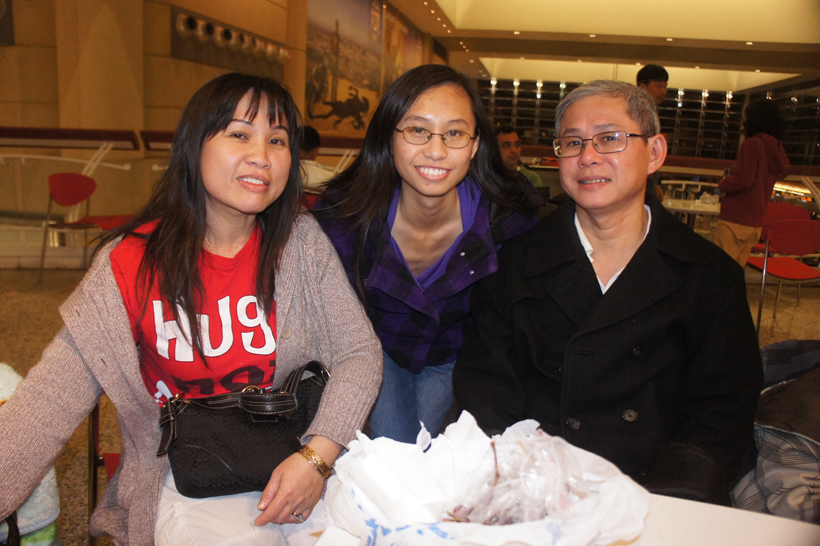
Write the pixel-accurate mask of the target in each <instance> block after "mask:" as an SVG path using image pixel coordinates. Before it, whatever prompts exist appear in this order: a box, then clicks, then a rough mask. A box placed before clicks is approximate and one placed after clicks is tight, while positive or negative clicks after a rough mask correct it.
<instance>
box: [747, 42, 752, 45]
mask: <svg viewBox="0 0 820 546" xmlns="http://www.w3.org/2000/svg"><path fill="white" fill-rule="evenodd" d="M753 43H754V42H746V45H752V44H753Z"/></svg>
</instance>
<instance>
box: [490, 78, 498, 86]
mask: <svg viewBox="0 0 820 546" xmlns="http://www.w3.org/2000/svg"><path fill="white" fill-rule="evenodd" d="M497 83H498V80H496V79H495V78H493V79H491V80H490V85H495V84H497Z"/></svg>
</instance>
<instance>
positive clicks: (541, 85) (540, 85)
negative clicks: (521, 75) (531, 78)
mask: <svg viewBox="0 0 820 546" xmlns="http://www.w3.org/2000/svg"><path fill="white" fill-rule="evenodd" d="M535 87H537V88H539V89H540V88H542V87H544V82H542V81H541V80H538V81H537V82H535Z"/></svg>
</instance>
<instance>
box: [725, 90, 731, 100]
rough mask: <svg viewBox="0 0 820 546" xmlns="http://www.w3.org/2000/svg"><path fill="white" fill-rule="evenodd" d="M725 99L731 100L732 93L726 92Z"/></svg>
mask: <svg viewBox="0 0 820 546" xmlns="http://www.w3.org/2000/svg"><path fill="white" fill-rule="evenodd" d="M726 98H727V99H731V98H732V92H731V91H726Z"/></svg>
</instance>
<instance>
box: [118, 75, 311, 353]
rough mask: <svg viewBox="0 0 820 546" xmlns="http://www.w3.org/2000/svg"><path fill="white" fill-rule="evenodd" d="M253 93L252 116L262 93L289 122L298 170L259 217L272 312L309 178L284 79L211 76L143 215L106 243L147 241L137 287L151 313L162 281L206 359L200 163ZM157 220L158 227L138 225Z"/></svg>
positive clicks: (262, 271) (262, 282) (259, 282)
mask: <svg viewBox="0 0 820 546" xmlns="http://www.w3.org/2000/svg"><path fill="white" fill-rule="evenodd" d="M248 93H250V102H249V106H248V111H247V112H240V113H239V114H240V115H244V116H245V117H246V119H254V118H255V117H256V114H257V112H258V110H259V106H260V104H262V99H263V97H264V98H267V100H268V112H267V113H266V114H267V119H268V121H269V122H270V123H273V122H274V121H275V120H277V119H278V120H279V122H280V123H282V122H286V123H287V131H288V137H289V141H290V142H289V147H290V155H291V165H290V173H289V174H288V181H287V184H286V185H285V189H284V191H283V192H282V195H280V196H279V198H278V199H276V200H275V201H274V202H273V203H272V204H271V205H270V206H268V208H266V209H265V210H264V211H262V212H260V213H259V214H257V216H256V223H257V225H258V227H259V229H260V234H261V237H260V239H261V240H260V245H259V265H258V268H257V273H256V297H257V300H258V301H259V305H260V306H261V307H262V309H263V310H264V311H265V312H268V311H270V310H271V309H272V308H273V297H274V291H275V285H276V283H275V274H276V271H277V269H278V266H279V260H280V258H281V255H282V250H283V248H284V247H285V244H286V243H287V241H288V238H289V237H290V234H291V230H292V228H293V223H294V221H295V219H296V217H297V215H298V214H299V211H300V200H301V196H302V183H301V173H300V164H299V146H300V138H299V134H300V129H299V111H298V109H297V108H296V105H295V104H294V102H293V99H292V98H291V96H290V94H289V93H288V91H287V90H286V89H285V88H284V87H283V86H282V85H281V84H279V83H278V82H276V81H274V80H272V79H270V78H264V77H258V76H249V75H245V74H236V73H233V74H225V75H223V76H219V77H217V78H214V79H213V80H211V81H209V82H208V83H206V84H205V85H204V86H203V87H202V88H201V89H200V90H199V91H197V92H196V93H195V94H194V96H193V97H192V98H191V101H190V102H189V103H188V105H187V106H186V107H185V110H184V111H183V112H182V117H181V119H180V121H179V125H178V126H177V130H176V133H175V134H174V140H173V145H172V148H171V155H170V158H169V160H168V169H167V170H166V171H165V174H163V175H162V177H161V178H160V180H159V181H158V182H157V183H156V185H155V186H154V189H153V192H152V194H151V198H150V200H149V201H148V204H147V205H146V206H145V208H144V209H143V210H142V212H140V213H139V214H137V216H136V217H135V218H134V219H133V220H131V221H130V222H128V223H127V224H125V225H123V226H122V227H120V228H118V229H116V230H113V231H111V232H109V233H107V234H106V235H105V236H104V237H103V243H105V242H107V241H110V240H112V239H116V238H117V237H120V236H133V237H137V238H140V239H143V240H144V241H145V252H144V255H143V258H142V262H141V263H140V268H139V272H138V275H137V278H138V290H137V293H138V294H141V299H142V301H141V305H142V308H143V313H144V312H145V309H146V306H147V304H148V299H149V294H150V291H151V289H152V287H153V286H154V285H155V284H156V285H157V286H158V288H159V293H160V296H161V298H162V300H163V302H164V303H165V304H166V305H168V306H170V308H171V311H172V313H173V315H174V319H175V320H176V322H177V324H178V325H179V326H180V330H181V331H183V332H184V331H186V329H185V328H183V327H182V324H181V318H180V313H179V308H181V309H182V310H183V311H184V313H185V315H187V317H188V319H189V322H190V327H191V330H190V332H191V338H192V339H190V340H189V341H190V342H191V343H192V345H193V346H194V347H195V348H196V350H197V352H198V353H199V355H200V356H201V357H202V359H203V360H205V356H204V352H203V350H202V343H201V338H200V329H199V321H198V320H196V316H197V312H198V311H199V310H200V308H201V302H202V296H203V287H202V279H201V277H200V271H199V259H200V256H201V254H202V250H203V242H204V240H205V232H206V230H207V227H208V226H207V222H206V213H205V203H206V200H207V192H206V191H205V185H204V183H203V181H202V172H201V169H200V165H201V157H202V147H203V145H204V143H205V141H206V140H208V139H210V138H212V137H213V136H215V135H216V134H217V133H219V132H220V131H223V130H225V129H226V128H227V127H228V124H229V123H230V122H231V120H232V119H233V118H234V113H235V112H236V107H237V105H238V104H239V102H240V101H241V100H242V98H243V97H245V95H247V94H248ZM154 221H155V222H156V227H155V229H154V230H153V231H151V232H150V233H147V234H146V233H142V232H138V231H137V230H138V229H139V228H140V227H141V226H143V225H145V224H146V223H149V222H154Z"/></svg>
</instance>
